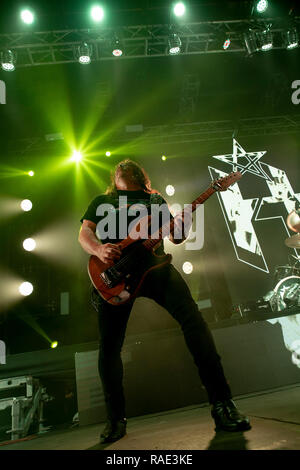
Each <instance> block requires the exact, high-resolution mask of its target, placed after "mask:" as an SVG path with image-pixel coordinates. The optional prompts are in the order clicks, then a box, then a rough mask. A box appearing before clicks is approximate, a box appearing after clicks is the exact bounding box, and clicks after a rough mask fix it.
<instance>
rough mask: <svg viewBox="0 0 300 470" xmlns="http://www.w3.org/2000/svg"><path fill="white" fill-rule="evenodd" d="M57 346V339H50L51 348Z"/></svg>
mask: <svg viewBox="0 0 300 470" xmlns="http://www.w3.org/2000/svg"><path fill="white" fill-rule="evenodd" d="M57 346H58V342H57V341H52V343H51V348H52V349H54V348H57Z"/></svg>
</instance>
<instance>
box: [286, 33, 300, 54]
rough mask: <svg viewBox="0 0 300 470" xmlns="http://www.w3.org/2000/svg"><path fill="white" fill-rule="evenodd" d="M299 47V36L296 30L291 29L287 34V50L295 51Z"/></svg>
mask: <svg viewBox="0 0 300 470" xmlns="http://www.w3.org/2000/svg"><path fill="white" fill-rule="evenodd" d="M298 46H299V36H298V32H297V30H296V28H295V29H291V30H289V31H287V32H286V48H287V49H295V47H298Z"/></svg>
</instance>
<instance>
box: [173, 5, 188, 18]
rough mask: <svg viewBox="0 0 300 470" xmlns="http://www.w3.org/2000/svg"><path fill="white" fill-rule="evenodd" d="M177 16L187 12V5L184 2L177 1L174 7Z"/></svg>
mask: <svg viewBox="0 0 300 470" xmlns="http://www.w3.org/2000/svg"><path fill="white" fill-rule="evenodd" d="M173 11H174V15H175V16H183V15H184V14H185V5H184V3H182V2H179V3H176V5H175V6H174V8H173Z"/></svg>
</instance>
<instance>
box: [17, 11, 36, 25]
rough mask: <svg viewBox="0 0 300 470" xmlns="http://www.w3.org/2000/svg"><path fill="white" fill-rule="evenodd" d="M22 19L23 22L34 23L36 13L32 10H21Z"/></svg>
mask: <svg viewBox="0 0 300 470" xmlns="http://www.w3.org/2000/svg"><path fill="white" fill-rule="evenodd" d="M20 16H21V20H22V21H23V23H26V24H32V23H33V21H34V14H33V13H32V11H31V10H28V9H25V10H22V11H21V15H20Z"/></svg>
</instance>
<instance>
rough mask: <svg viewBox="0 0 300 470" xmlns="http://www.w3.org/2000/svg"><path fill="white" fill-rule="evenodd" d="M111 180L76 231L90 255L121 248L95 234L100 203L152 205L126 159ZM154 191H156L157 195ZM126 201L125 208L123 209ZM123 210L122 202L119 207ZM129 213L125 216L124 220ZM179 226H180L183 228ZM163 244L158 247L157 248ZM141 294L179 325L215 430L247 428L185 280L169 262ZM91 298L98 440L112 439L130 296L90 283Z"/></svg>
mask: <svg viewBox="0 0 300 470" xmlns="http://www.w3.org/2000/svg"><path fill="white" fill-rule="evenodd" d="M111 180H112V181H111V185H110V186H109V187H108V189H107V191H106V193H105V194H102V195H100V196H98V197H96V198H95V199H94V200H93V201H92V202H91V204H90V205H89V207H88V209H87V211H86V212H85V214H84V215H83V217H82V219H81V222H82V227H81V230H80V233H79V243H80V244H81V246H82V248H83V249H84V250H85V251H86V252H87V253H89V254H90V255H95V256H97V257H98V258H99V259H100V260H101V261H102V262H104V263H108V262H113V261H117V260H118V259H119V258H120V255H121V252H120V249H119V247H118V246H117V245H115V244H114V243H116V240H114V239H113V240H110V239H108V240H107V239H106V240H103V243H102V242H101V240H99V238H98V237H97V236H96V228H97V223H98V222H99V221H100V219H101V216H97V215H96V211H97V208H98V207H99V205H100V204H103V203H110V204H112V205H113V206H114V207H115V209H116V211H119V210H120V207H119V200H120V199H119V198H120V196H127V200H128V203H129V204H128V207H129V206H131V205H132V204H141V203H143V204H144V205H146V207H149V209H151V204H150V201H151V197H152V195H153V193H155V191H153V190H152V189H151V182H150V180H149V177H148V175H147V174H146V172H145V170H144V169H143V168H141V167H140V166H139V165H138V164H137V163H135V162H133V161H131V160H125V161H122V162H120V163H119V164H118V165H117V166H116V169H115V171H114V173H113V174H112V176H111ZM157 196H159V195H157ZM161 202H162V203H165V201H164V200H163V199H162V198H161ZM128 207H127V209H128ZM123 210H124V208H123ZM129 223H130V217H128V225H129ZM191 223H192V216H191V215H189V214H188V213H187V214H185V216H184V217H182V216H181V215H178V216H176V217H175V224H174V230H173V231H172V233H171V234H170V237H169V238H170V240H171V241H172V242H173V243H176V244H177V243H181V242H183V241H184V240H185V236H184V235H183V236H181V237H180V238H179V239H178V234H179V233H180V234H181V233H183V232H184V233H188V230H187V228H190V227H191ZM183 226H184V230H182V228H183ZM159 249H160V250H163V247H162V246H161V248H159ZM139 295H140V296H143V297H149V298H151V299H153V300H155V301H156V302H157V303H158V304H159V305H161V306H162V307H164V308H165V309H166V310H167V311H168V312H169V313H170V314H171V315H172V317H173V318H174V319H175V320H176V321H177V322H178V323H179V325H180V326H181V329H182V332H183V335H184V338H185V341H186V344H187V347H188V349H189V351H190V352H191V354H192V357H193V359H194V362H195V364H196V366H197V368H198V372H199V376H200V379H201V381H202V383H203V385H204V386H205V388H206V391H207V394H208V399H209V403H210V405H211V415H212V417H213V419H214V421H215V424H216V430H225V431H243V430H247V429H250V423H249V419H248V418H247V417H246V416H244V415H242V414H240V412H239V411H238V409H237V408H236V406H235V403H234V402H233V400H232V395H231V391H230V388H229V385H228V383H227V381H226V378H225V376H224V372H223V367H222V364H221V358H220V356H219V355H218V353H217V350H216V347H215V344H214V340H213V337H212V335H211V332H210V330H209V329H208V326H207V324H206V322H205V321H204V319H203V318H202V315H201V312H199V310H198V307H197V305H196V303H195V302H194V300H193V298H192V296H191V293H190V291H189V289H188V286H187V284H186V283H185V281H184V280H183V278H182V277H181V275H180V274H179V272H178V271H177V270H176V269H175V267H174V266H173V265H172V264H167V265H165V266H162V267H160V268H158V269H154V270H152V271H150V272H149V273H148V274H147V276H146V279H145V281H144V283H143V285H142V288H141V291H140V292H139ZM92 303H93V305H94V307H95V309H96V310H97V312H98V322H99V332H100V346H99V362H98V368H99V375H100V378H101V381H102V386H103V391H104V397H105V403H106V410H107V424H106V427H105V428H104V431H103V433H102V434H101V442H113V441H116V440H118V439H120V438H121V437H123V436H124V435H125V434H126V414H125V399H124V392H123V384H122V379H123V365H122V360H121V349H122V345H123V342H124V337H125V331H126V325H127V322H128V319H129V315H130V311H131V308H132V305H133V302H128V303H125V304H123V305H119V306H114V305H111V304H109V303H108V302H106V301H104V300H103V299H102V297H101V296H100V295H99V294H98V292H97V290H96V289H94V290H93V292H92Z"/></svg>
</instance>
